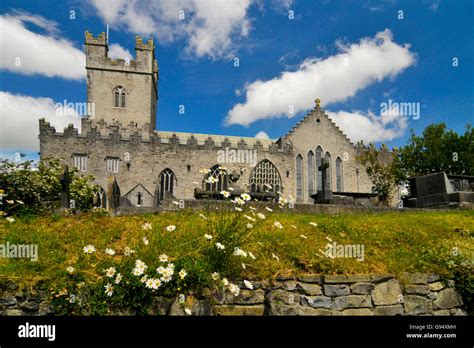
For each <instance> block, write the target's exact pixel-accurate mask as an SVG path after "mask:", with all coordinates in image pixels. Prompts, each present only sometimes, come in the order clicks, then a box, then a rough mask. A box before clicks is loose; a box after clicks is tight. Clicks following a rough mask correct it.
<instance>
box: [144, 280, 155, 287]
mask: <svg viewBox="0 0 474 348" xmlns="http://www.w3.org/2000/svg"><path fill="white" fill-rule="evenodd" d="M145 286H146V287H147V288H148V289H151V288H152V287H153V279H152V278H150V279H147V281H146V282H145Z"/></svg>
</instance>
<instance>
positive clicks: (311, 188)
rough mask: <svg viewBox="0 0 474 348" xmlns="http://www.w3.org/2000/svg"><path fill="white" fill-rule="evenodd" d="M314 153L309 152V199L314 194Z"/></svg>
mask: <svg viewBox="0 0 474 348" xmlns="http://www.w3.org/2000/svg"><path fill="white" fill-rule="evenodd" d="M314 193H315V192H314V153H313V151H311V150H310V151H309V152H308V197H309V198H311V195H312V194H314Z"/></svg>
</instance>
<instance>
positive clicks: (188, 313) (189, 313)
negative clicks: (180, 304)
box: [184, 307, 192, 315]
mask: <svg viewBox="0 0 474 348" xmlns="http://www.w3.org/2000/svg"><path fill="white" fill-rule="evenodd" d="M184 312H185V313H186V314H187V315H191V314H192V312H191V310H190V309H189V308H188V307H186V308H185V309H184Z"/></svg>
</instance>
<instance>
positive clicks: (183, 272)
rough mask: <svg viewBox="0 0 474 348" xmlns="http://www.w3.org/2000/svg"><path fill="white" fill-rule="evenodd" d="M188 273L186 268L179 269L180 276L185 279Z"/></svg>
mask: <svg viewBox="0 0 474 348" xmlns="http://www.w3.org/2000/svg"><path fill="white" fill-rule="evenodd" d="M187 275H188V273H186V271H185V270H184V269H182V270H181V271H179V276H180V277H181V279H184V278H185V277H186V276H187Z"/></svg>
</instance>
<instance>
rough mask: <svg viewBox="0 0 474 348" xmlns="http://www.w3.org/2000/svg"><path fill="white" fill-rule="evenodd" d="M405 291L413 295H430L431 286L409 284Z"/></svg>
mask: <svg viewBox="0 0 474 348" xmlns="http://www.w3.org/2000/svg"><path fill="white" fill-rule="evenodd" d="M405 293H407V294H413V295H428V294H429V293H430V288H429V286H428V285H421V284H420V285H418V284H408V285H407V286H406V288H405Z"/></svg>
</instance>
